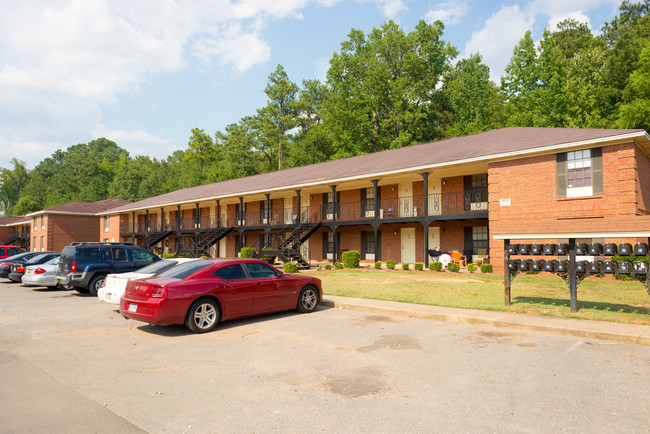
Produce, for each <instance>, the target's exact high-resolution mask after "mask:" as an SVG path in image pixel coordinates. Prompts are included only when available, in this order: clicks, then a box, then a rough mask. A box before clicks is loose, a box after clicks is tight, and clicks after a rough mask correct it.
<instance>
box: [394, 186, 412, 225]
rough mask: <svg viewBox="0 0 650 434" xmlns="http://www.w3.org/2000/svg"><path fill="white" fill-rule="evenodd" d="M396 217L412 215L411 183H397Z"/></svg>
mask: <svg viewBox="0 0 650 434" xmlns="http://www.w3.org/2000/svg"><path fill="white" fill-rule="evenodd" d="M397 216H398V217H413V183H412V182H400V183H399V212H398V213H397Z"/></svg>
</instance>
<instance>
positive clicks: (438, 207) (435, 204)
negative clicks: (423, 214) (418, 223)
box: [429, 178, 442, 215]
mask: <svg viewBox="0 0 650 434" xmlns="http://www.w3.org/2000/svg"><path fill="white" fill-rule="evenodd" d="M440 214H442V183H441V182H440V178H429V215H440Z"/></svg>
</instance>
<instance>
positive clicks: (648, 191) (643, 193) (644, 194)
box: [634, 147, 650, 214]
mask: <svg viewBox="0 0 650 434" xmlns="http://www.w3.org/2000/svg"><path fill="white" fill-rule="evenodd" d="M634 152H635V156H636V163H637V177H638V181H637V188H636V192H637V203H638V207H639V214H650V158H648V156H647V155H646V154H644V153H643V151H641V149H639V148H636V147H635V149H634Z"/></svg>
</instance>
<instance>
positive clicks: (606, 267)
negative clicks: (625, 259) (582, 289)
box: [603, 261, 618, 274]
mask: <svg viewBox="0 0 650 434" xmlns="http://www.w3.org/2000/svg"><path fill="white" fill-rule="evenodd" d="M617 269H618V264H617V263H616V262H614V261H605V262H603V273H607V274H614V273H616V270H617Z"/></svg>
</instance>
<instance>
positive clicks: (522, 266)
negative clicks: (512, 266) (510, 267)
mask: <svg viewBox="0 0 650 434" xmlns="http://www.w3.org/2000/svg"><path fill="white" fill-rule="evenodd" d="M532 262H533V261H531V260H530V259H520V260H519V271H530V267H531V265H532Z"/></svg>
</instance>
